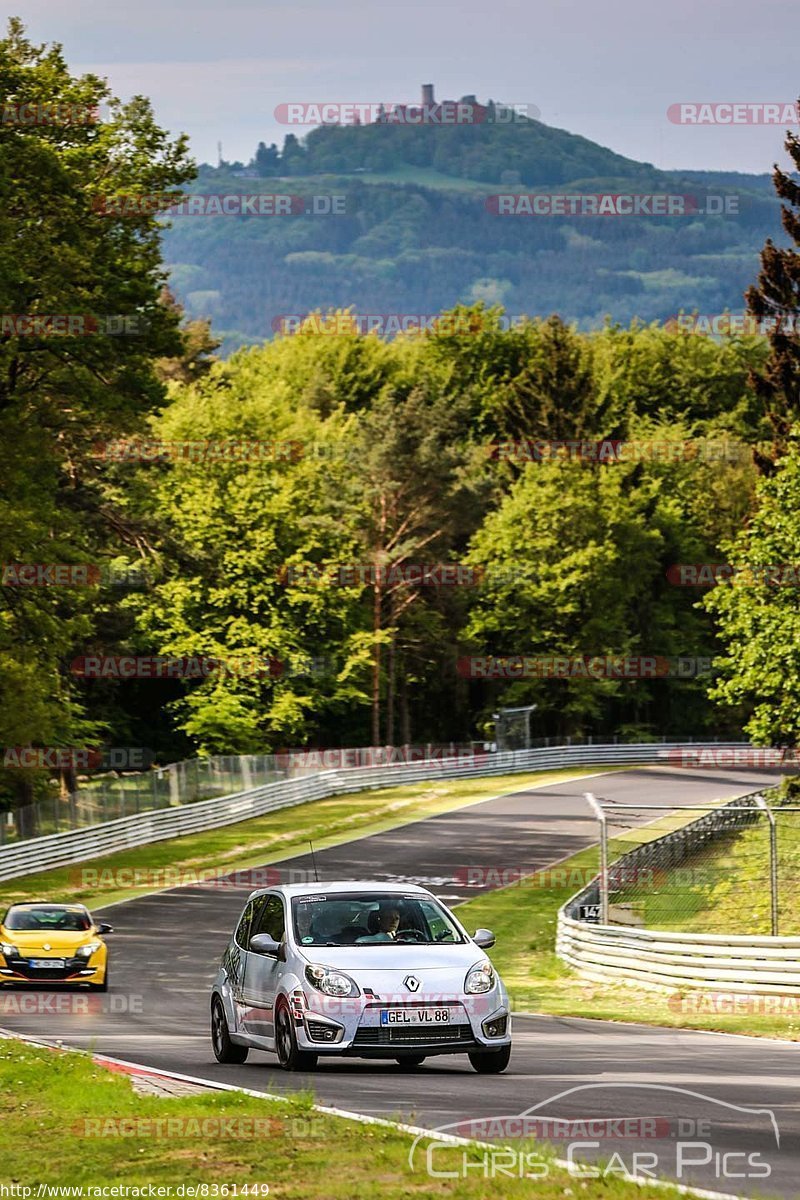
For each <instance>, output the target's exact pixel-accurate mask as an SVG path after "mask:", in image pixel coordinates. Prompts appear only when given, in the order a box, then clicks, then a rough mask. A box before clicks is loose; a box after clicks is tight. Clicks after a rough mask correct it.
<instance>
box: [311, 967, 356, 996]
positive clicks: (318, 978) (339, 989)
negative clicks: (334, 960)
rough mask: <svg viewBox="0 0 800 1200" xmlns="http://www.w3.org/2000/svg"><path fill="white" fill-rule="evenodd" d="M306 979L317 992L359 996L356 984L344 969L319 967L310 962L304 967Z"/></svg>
mask: <svg viewBox="0 0 800 1200" xmlns="http://www.w3.org/2000/svg"><path fill="white" fill-rule="evenodd" d="M306 979H307V980H308V982H309V983H310V984H311V986H312V987H315V988H316V989H317V991H318V992H324V993H325V995H326V996H340V997H341V996H359V995H361V993H360V992H359V990H358V985H357V983H356V981H355V980H354V979H351V978H350V976H349V975H345V973H344V971H335V970H334V969H333V968H332V967H320V966H317V965H316V964H310V965H309V966H307V967H306Z"/></svg>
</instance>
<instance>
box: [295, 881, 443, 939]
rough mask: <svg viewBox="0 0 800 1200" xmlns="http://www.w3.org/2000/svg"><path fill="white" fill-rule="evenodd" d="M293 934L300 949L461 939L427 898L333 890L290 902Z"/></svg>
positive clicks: (434, 903) (440, 911) (438, 906)
mask: <svg viewBox="0 0 800 1200" xmlns="http://www.w3.org/2000/svg"><path fill="white" fill-rule="evenodd" d="M292 918H293V922H294V936H295V939H296V940H297V942H298V944H299V945H301V946H369V945H374V946H391V945H399V944H412V943H414V944H426V945H436V944H439V945H442V944H443V945H453V944H454V943H455V942H464V940H465V938H464V936H463V935H462V933H461V931H460V930H459V929H458V927H457V926H456V924H455V922H454V921H453V919H452V917H450V915H449V914H448V913H447V911H446V910H445V909H444V908H443V907H442V906H441V904H439V903H438V901H436V900H434V899H433V898H432V897H429V896H411V895H409V896H404V895H402V894H399V893H396V892H394V893H392V892H380V891H378V892H369V893H367V892H353V893H343V892H336V893H332V894H331V895H329V896H326V895H314V896H298V897H296V898H295V899H294V900H293V901H292Z"/></svg>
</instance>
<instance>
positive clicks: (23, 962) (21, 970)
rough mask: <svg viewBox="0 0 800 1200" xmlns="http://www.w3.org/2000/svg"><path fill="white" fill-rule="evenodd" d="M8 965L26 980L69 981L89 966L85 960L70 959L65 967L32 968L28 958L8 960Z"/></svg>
mask: <svg viewBox="0 0 800 1200" xmlns="http://www.w3.org/2000/svg"><path fill="white" fill-rule="evenodd" d="M6 963H7V964H8V966H9V967H10V968H11V970H12V971H15V972H16V973H17V975H24V976H25V978H26V979H45V980H46V979H51V980H52V979H69V977H70V976H71V975H77V973H78V972H79V971H82V970H83V969H84V967H85V966H86V965H87V960H86V959H85V958H68V959H67V961H66V965H65V966H63V967H32V966H30V964H29V962H28V960H27V958H7V959H6Z"/></svg>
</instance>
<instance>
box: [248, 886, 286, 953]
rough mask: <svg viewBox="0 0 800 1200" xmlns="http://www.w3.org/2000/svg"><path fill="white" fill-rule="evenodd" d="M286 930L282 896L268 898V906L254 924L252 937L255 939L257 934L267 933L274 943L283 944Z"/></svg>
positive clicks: (265, 906) (266, 905)
mask: <svg viewBox="0 0 800 1200" xmlns="http://www.w3.org/2000/svg"><path fill="white" fill-rule="evenodd" d="M284 930H285V919H284V914H283V901H282V900H281V898H280V896H267V898H266V904H265V905H264V907H263V909H262V910H261V912H260V913H259V916H258V920H254V922H253V930H252V933H251V934H250V936H251V937H255V935H256V934H257V933H267V934H269V936H270V937H271V938H272V940H273V941H275V942H282V941H283V934H284Z"/></svg>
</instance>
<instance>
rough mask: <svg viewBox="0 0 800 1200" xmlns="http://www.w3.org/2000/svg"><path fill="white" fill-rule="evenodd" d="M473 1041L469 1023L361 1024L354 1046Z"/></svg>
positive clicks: (423, 1044)
mask: <svg viewBox="0 0 800 1200" xmlns="http://www.w3.org/2000/svg"><path fill="white" fill-rule="evenodd" d="M472 1041H473V1036H472V1026H471V1025H437V1026H436V1027H435V1028H434V1027H432V1026H430V1025H428V1026H425V1025H407V1026H386V1025H370V1026H367V1025H362V1027H361V1028H360V1029H358V1030H357V1031H356V1036H355V1038H354V1039H353V1045H354V1046H397V1045H400V1044H402V1045H404V1046H407V1045H408V1044H409V1043H413V1044H415V1045H420V1046H431V1045H437V1046H438V1045H440V1044H442V1043H444V1042H448V1043H449V1042H465V1043H467V1042H468V1043H471V1042H472Z"/></svg>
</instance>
